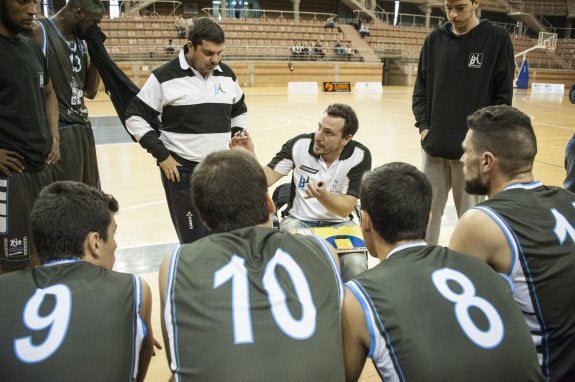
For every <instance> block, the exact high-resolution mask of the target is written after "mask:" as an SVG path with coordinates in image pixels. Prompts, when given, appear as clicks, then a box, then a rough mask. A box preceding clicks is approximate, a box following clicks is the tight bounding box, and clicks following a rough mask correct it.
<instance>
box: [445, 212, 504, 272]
mask: <svg viewBox="0 0 575 382" xmlns="http://www.w3.org/2000/svg"><path fill="white" fill-rule="evenodd" d="M449 248H451V249H453V250H455V251H459V252H463V253H467V254H469V255H473V256H477V257H479V258H481V259H482V260H483V261H485V262H486V263H488V264H489V265H490V266H491V267H492V268H493V269H495V270H496V271H497V272H501V273H508V272H509V270H510V267H511V250H510V248H509V244H508V242H507V239H506V238H505V235H504V234H503V232H502V231H501V229H500V228H499V226H498V225H497V223H496V222H495V221H493V219H491V218H490V217H489V216H488V215H487V214H485V213H484V212H482V211H480V210H476V209H471V210H468V211H467V212H465V214H463V216H462V217H461V218H460V219H459V222H458V223H457V226H456V227H455V229H454V231H453V234H452V235H451V240H450V241H449Z"/></svg>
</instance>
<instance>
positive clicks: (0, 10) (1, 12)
mask: <svg viewBox="0 0 575 382" xmlns="http://www.w3.org/2000/svg"><path fill="white" fill-rule="evenodd" d="M0 21H1V22H2V25H4V27H5V28H6V29H8V31H10V32H11V33H14V34H18V33H22V32H25V33H26V32H27V33H30V32H32V26H30V28H26V27H23V26H22V25H18V24H16V23H15V22H13V21H12V19H11V18H10V17H9V16H8V10H7V9H5V6H4V5H2V6H0Z"/></svg>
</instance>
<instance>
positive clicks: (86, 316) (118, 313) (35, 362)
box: [0, 259, 147, 382]
mask: <svg viewBox="0 0 575 382" xmlns="http://www.w3.org/2000/svg"><path fill="white" fill-rule="evenodd" d="M141 304H142V283H141V280H140V278H139V277H137V276H134V275H130V274H124V273H119V272H113V271H108V270H106V269H104V268H103V267H101V266H97V265H94V264H91V263H89V262H87V261H82V260H79V259H75V260H72V259H69V260H60V261H54V262H50V263H47V264H45V265H43V266H38V267H35V268H33V269H31V270H25V271H18V272H12V273H8V274H6V275H2V276H1V277H0V310H1V312H2V313H1V314H0V354H1V356H0V381H10V382H17V381H22V382H24V381H91V382H96V381H101V382H115V381H118V382H120V381H122V382H128V381H134V380H136V376H137V375H138V367H139V357H140V349H141V346H142V342H143V339H144V337H145V336H146V334H147V328H146V325H145V324H144V321H143V319H142V317H141V315H140V306H141Z"/></svg>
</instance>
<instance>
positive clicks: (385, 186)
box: [360, 162, 432, 243]
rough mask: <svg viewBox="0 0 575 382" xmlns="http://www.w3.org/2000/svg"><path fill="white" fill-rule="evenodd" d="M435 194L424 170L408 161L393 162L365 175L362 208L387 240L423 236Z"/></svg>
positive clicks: (362, 189) (394, 240)
mask: <svg viewBox="0 0 575 382" xmlns="http://www.w3.org/2000/svg"><path fill="white" fill-rule="evenodd" d="M431 195H432V194H431V185H430V184H429V181H428V180H427V178H426V177H425V175H424V174H423V173H422V172H421V171H419V170H418V169H417V168H415V167H414V166H412V165H410V164H407V163H403V162H392V163H388V164H385V165H383V166H380V167H377V168H376V169H374V170H372V171H370V172H368V173H366V174H365V175H364V177H363V179H362V182H361V190H360V200H361V209H362V210H365V211H366V212H367V213H368V214H369V216H370V218H371V221H372V223H373V226H374V228H375V230H376V232H377V233H378V234H379V236H381V237H382V238H383V239H384V240H385V241H386V242H388V243H395V242H398V241H400V240H419V239H421V240H423V239H425V232H426V229H427V223H428V219H429V212H430V211H431Z"/></svg>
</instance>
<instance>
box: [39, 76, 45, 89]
mask: <svg viewBox="0 0 575 382" xmlns="http://www.w3.org/2000/svg"><path fill="white" fill-rule="evenodd" d="M38 84H39V85H40V89H44V72H38Z"/></svg>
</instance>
